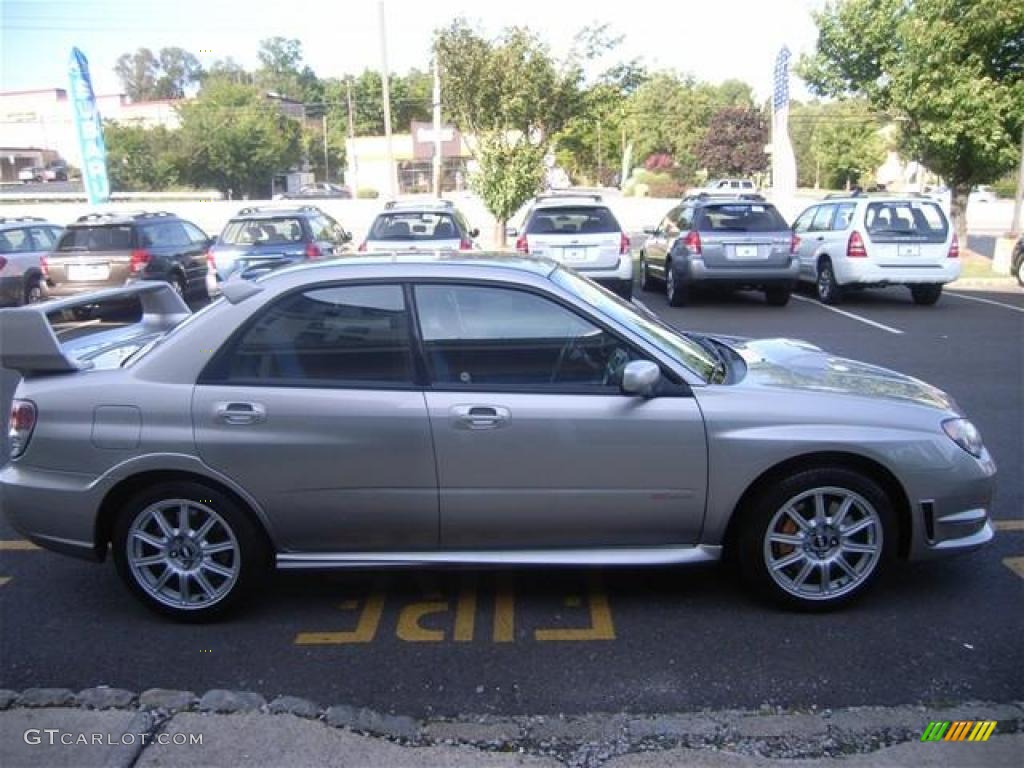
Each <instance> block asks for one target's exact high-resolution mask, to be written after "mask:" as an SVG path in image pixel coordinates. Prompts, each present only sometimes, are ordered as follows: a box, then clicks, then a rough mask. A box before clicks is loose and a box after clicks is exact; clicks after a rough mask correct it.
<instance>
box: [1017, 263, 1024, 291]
mask: <svg viewBox="0 0 1024 768" xmlns="http://www.w3.org/2000/svg"><path fill="white" fill-rule="evenodd" d="M1017 284H1018V285H1019V286H1020V287H1021V288H1024V256H1021V258H1020V261H1018V262H1017Z"/></svg>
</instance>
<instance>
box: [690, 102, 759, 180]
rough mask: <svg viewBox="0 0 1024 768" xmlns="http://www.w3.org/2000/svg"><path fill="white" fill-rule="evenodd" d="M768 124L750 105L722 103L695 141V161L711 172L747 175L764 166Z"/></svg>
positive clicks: (719, 174)
mask: <svg viewBox="0 0 1024 768" xmlns="http://www.w3.org/2000/svg"><path fill="white" fill-rule="evenodd" d="M767 142H768V125H767V121H766V120H765V117H764V114H763V113H762V112H761V110H759V109H756V108H754V107H722V108H721V109H719V110H718V111H717V112H715V113H714V114H713V115H712V116H711V119H710V120H709V121H708V127H707V130H706V132H705V134H704V138H703V139H701V141H700V143H699V144H698V145H697V148H696V151H695V156H696V158H697V162H698V163H699V164H700V165H701V166H702V167H703V168H705V169H706V170H707V171H708V173H710V174H711V175H712V176H750V175H751V174H754V173H757V172H759V171H763V170H765V169H766V168H767V167H768V155H766V154H765V151H764V147H765V144H766V143H767Z"/></svg>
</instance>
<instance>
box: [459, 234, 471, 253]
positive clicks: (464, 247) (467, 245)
mask: <svg viewBox="0 0 1024 768" xmlns="http://www.w3.org/2000/svg"><path fill="white" fill-rule="evenodd" d="M459 250H460V251H472V250H473V241H472V240H470V239H468V238H465V237H463V238H462V239H460V240H459Z"/></svg>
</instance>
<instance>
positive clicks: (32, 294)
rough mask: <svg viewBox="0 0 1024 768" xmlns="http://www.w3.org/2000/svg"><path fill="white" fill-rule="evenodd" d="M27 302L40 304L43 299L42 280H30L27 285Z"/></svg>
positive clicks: (25, 297)
mask: <svg viewBox="0 0 1024 768" xmlns="http://www.w3.org/2000/svg"><path fill="white" fill-rule="evenodd" d="M24 299H25V303H26V304H38V303H39V302H40V301H42V300H43V284H42V281H40V280H30V281H29V283H28V285H26V286H25V296H24Z"/></svg>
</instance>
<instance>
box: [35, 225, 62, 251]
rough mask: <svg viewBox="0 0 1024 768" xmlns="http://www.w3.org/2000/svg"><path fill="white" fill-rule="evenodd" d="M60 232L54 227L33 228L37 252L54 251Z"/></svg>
mask: <svg viewBox="0 0 1024 768" xmlns="http://www.w3.org/2000/svg"><path fill="white" fill-rule="evenodd" d="M59 231H60V230H57V229H54V228H53V227H32V229H31V232H32V239H33V240H34V241H35V249H36V250H37V251H50V250H53V244H54V243H55V242H57V233H58V232H59Z"/></svg>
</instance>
